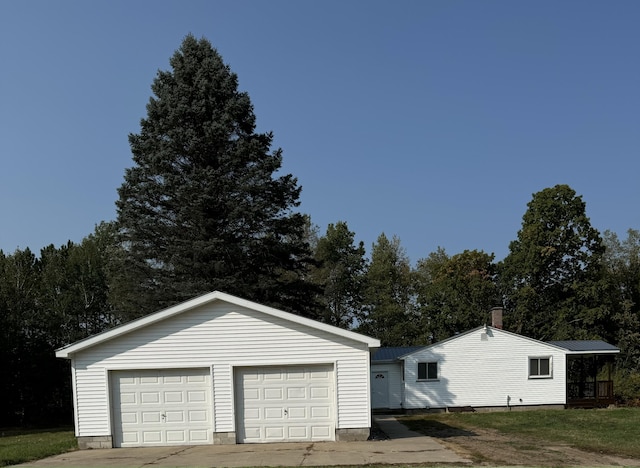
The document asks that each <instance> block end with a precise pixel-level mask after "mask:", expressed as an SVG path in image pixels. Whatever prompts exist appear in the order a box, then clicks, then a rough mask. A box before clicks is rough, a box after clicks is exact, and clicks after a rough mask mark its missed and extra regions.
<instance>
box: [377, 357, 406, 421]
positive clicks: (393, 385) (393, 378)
mask: <svg viewBox="0 0 640 468" xmlns="http://www.w3.org/2000/svg"><path fill="white" fill-rule="evenodd" d="M380 371H386V372H387V375H388V377H389V408H391V409H399V408H402V406H403V405H402V402H403V401H404V400H403V393H404V391H403V387H404V385H403V382H402V364H401V363H399V362H397V363H396V362H394V363H386V364H371V373H372V374H373V373H374V372H380Z"/></svg>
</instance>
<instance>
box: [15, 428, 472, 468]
mask: <svg viewBox="0 0 640 468" xmlns="http://www.w3.org/2000/svg"><path fill="white" fill-rule="evenodd" d="M375 420H376V422H377V423H378V425H379V426H380V428H381V429H382V430H383V431H384V432H385V433H386V434H387V435H388V436H389V437H390V439H388V440H373V441H367V442H308V443H283V444H246V445H197V446H188V447H152V448H120V449H106V450H104V449H101V450H80V451H76V452H69V453H65V454H63V455H57V456H55V457H49V458H45V459H43V460H38V461H36V462H32V463H27V464H24V465H19V466H35V467H145V466H150V465H151V466H154V467H155V466H158V467H168V466H172V467H177V466H181V467H245V466H327V465H371V464H394V465H395V464H415V463H469V462H470V461H469V460H466V459H464V458H462V457H460V456H459V455H457V454H456V453H454V452H452V451H451V450H449V449H447V448H445V447H444V446H443V445H442V444H440V443H439V442H438V441H436V440H435V439H432V438H430V437H425V436H423V435H421V434H418V433H415V432H411V431H409V430H408V429H407V428H406V427H405V426H404V425H402V424H400V423H399V422H397V421H396V419H395V418H394V417H393V416H384V417H376V418H375Z"/></svg>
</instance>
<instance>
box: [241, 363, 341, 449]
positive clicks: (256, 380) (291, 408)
mask: <svg viewBox="0 0 640 468" xmlns="http://www.w3.org/2000/svg"><path fill="white" fill-rule="evenodd" d="M333 385H334V384H333V365H319V366H286V367H262V368H239V369H236V405H237V410H238V411H237V413H236V414H237V425H238V431H237V437H238V442H241V443H262V442H298V441H321V440H334V439H335V411H334V407H335V403H334V397H333V394H334V391H333Z"/></svg>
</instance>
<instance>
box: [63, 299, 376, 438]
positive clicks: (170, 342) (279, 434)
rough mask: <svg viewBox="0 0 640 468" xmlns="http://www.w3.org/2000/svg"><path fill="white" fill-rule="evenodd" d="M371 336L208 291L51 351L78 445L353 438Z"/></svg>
mask: <svg viewBox="0 0 640 468" xmlns="http://www.w3.org/2000/svg"><path fill="white" fill-rule="evenodd" d="M379 346H380V342H379V341H378V340H376V339H373V338H369V337H366V336H363V335H360V334H357V333H354V332H350V331H347V330H343V329H340V328H336V327H333V326H330V325H326V324H323V323H320V322H316V321H314V320H310V319H306V318H304V317H300V316H297V315H294V314H290V313H287V312H283V311H280V310H276V309H273V308H270V307H266V306H263V305H260V304H256V303H253V302H250V301H246V300H243V299H240V298H237V297H234V296H230V295H228V294H224V293H221V292H213V293H210V294H207V295H204V296H201V297H198V298H195V299H192V300H190V301H187V302H184V303H182V304H179V305H176V306H174V307H171V308H169V309H166V310H163V311H160V312H157V313H155V314H151V315H148V316H146V317H144V318H141V319H139V320H136V321H133V322H130V323H127V324H125V325H122V326H120V327H117V328H114V329H112V330H109V331H107V332H104V333H101V334H99V335H95V336H93V337H90V338H87V339H85V340H82V341H79V342H77V343H74V344H71V345H69V346H66V347H64V348H61V349H59V350H57V351H56V355H57V356H58V357H60V358H66V359H70V360H71V372H72V379H73V399H74V408H75V427H76V436H77V437H78V443H79V446H80V447H81V448H98V447H99V448H107V447H138V446H154V445H194V444H212V443H216V444H220V443H232V444H233V443H264V442H286V441H331V440H364V439H366V438H367V437H368V435H369V428H370V426H371V411H370V410H371V404H370V396H369V395H370V386H369V361H370V351H371V349H372V348H377V347H379Z"/></svg>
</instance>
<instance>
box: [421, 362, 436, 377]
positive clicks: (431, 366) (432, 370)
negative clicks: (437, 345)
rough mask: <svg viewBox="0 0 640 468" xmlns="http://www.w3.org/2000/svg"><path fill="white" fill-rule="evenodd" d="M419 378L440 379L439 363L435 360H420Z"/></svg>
mask: <svg viewBox="0 0 640 468" xmlns="http://www.w3.org/2000/svg"><path fill="white" fill-rule="evenodd" d="M418 380H438V363H437V362H435V361H432V362H419V363H418Z"/></svg>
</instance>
